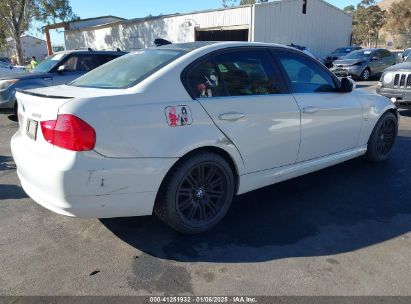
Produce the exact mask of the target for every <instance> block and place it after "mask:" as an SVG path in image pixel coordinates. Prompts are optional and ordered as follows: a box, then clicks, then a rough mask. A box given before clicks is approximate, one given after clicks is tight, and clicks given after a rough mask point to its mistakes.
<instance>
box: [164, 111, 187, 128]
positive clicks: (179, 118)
mask: <svg viewBox="0 0 411 304" xmlns="http://www.w3.org/2000/svg"><path fill="white" fill-rule="evenodd" d="M165 114H166V119H167V124H168V125H169V126H170V127H182V126H188V125H191V124H192V123H193V117H192V115H191V110H190V108H189V107H188V106H172V107H167V108H166V109H165Z"/></svg>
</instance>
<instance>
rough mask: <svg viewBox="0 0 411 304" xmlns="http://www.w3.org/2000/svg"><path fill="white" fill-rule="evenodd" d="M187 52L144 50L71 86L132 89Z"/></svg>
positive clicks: (103, 67) (118, 59)
mask: <svg viewBox="0 0 411 304" xmlns="http://www.w3.org/2000/svg"><path fill="white" fill-rule="evenodd" d="M184 53H185V52H184V51H181V50H171V49H144V50H141V51H137V52H135V53H131V54H128V55H125V56H122V57H120V58H117V59H115V60H113V61H110V62H109V63H107V64H104V65H102V66H100V67H98V68H96V69H94V70H93V71H91V72H89V73H87V74H85V75H84V76H82V77H80V78H78V79H76V80H75V81H73V82H72V83H70V85H72V86H77V87H92V88H105V89H120V88H125V87H130V86H132V85H135V84H137V83H138V82H140V81H142V80H143V79H144V78H146V77H148V76H149V75H151V74H153V73H154V72H155V71H157V70H159V69H161V68H162V67H164V66H166V65H167V64H169V63H171V62H172V61H174V60H175V59H177V58H178V57H180V56H182V55H183V54H184Z"/></svg>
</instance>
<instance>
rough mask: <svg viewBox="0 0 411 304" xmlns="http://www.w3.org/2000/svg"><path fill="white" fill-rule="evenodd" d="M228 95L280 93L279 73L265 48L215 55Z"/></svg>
mask: <svg viewBox="0 0 411 304" xmlns="http://www.w3.org/2000/svg"><path fill="white" fill-rule="evenodd" d="M215 61H216V64H217V67H218V70H219V73H220V75H221V77H222V78H223V81H224V84H225V86H226V89H227V92H228V94H229V95H230V96H242V95H268V94H278V93H282V91H283V90H282V87H281V81H280V73H279V72H278V71H274V68H273V66H272V60H271V59H270V58H269V56H268V55H267V53H266V51H265V50H241V51H235V52H227V53H224V54H221V55H217V56H215Z"/></svg>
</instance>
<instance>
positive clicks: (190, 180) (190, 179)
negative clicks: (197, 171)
mask: <svg viewBox="0 0 411 304" xmlns="http://www.w3.org/2000/svg"><path fill="white" fill-rule="evenodd" d="M186 181H187V182H188V183H189V184H190V186H191V187H193V188H194V187H196V186H197V180H196V179H195V177H193V175H192V174H191V173H190V174H188V175H187V177H186Z"/></svg>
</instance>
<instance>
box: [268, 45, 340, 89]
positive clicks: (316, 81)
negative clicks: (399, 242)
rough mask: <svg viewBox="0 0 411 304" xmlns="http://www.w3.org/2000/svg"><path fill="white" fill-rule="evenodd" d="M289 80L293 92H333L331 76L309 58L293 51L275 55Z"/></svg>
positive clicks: (333, 86) (333, 85)
mask: <svg viewBox="0 0 411 304" xmlns="http://www.w3.org/2000/svg"><path fill="white" fill-rule="evenodd" d="M276 57H277V58H278V60H279V62H280V63H281V65H282V66H283V68H284V70H285V72H286V73H287V75H288V78H289V80H290V82H291V85H292V88H293V92H294V93H321V92H335V91H336V86H335V83H334V80H333V78H332V76H331V75H330V74H329V73H328V72H327V71H326V70H325V68H322V67H321V66H320V65H318V64H316V63H315V62H313V61H312V60H310V59H307V58H305V57H303V56H301V55H297V54H293V53H280V54H278V55H277V56H276Z"/></svg>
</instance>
